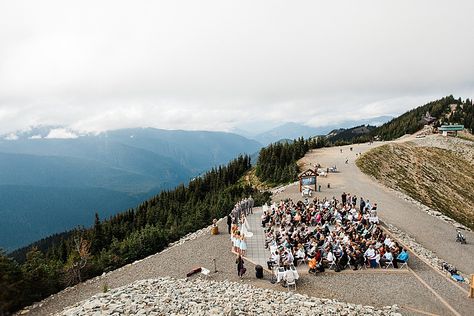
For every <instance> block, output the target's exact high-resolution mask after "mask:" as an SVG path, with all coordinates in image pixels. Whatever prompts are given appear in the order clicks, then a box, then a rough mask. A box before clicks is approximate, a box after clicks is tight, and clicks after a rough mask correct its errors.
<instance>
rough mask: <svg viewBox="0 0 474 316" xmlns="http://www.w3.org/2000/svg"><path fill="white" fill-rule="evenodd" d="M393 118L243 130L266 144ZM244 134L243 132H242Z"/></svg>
mask: <svg viewBox="0 0 474 316" xmlns="http://www.w3.org/2000/svg"><path fill="white" fill-rule="evenodd" d="M391 119H393V117H391V116H379V117H374V118H368V119H362V120H349V121H345V122H342V123H340V124H330V125H326V126H321V127H311V126H308V125H305V124H300V123H295V122H289V123H285V124H282V125H279V126H277V127H274V128H272V129H270V130H268V131H266V132H263V133H259V134H257V135H255V136H253V137H252V136H249V133H248V132H245V134H246V135H247V137H250V138H252V139H255V140H257V141H258V142H260V143H261V144H263V145H268V144H270V143H274V142H277V141H280V140H282V139H297V138H299V137H304V138H309V137H314V136H320V135H326V134H328V133H330V132H331V131H333V130H335V129H340V128H352V127H354V126H361V125H380V124H383V123H385V122H388V121H389V120H391ZM242 134H244V132H242Z"/></svg>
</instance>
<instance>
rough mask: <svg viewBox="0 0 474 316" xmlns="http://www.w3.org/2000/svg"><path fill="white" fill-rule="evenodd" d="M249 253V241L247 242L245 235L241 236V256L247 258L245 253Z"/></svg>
mask: <svg viewBox="0 0 474 316" xmlns="http://www.w3.org/2000/svg"><path fill="white" fill-rule="evenodd" d="M246 251H247V241H245V234H242V235H241V236H240V254H241V255H242V256H245V252H246Z"/></svg>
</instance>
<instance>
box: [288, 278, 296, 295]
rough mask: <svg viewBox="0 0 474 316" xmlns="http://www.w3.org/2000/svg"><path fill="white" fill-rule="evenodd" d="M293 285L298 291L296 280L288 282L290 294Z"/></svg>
mask: <svg viewBox="0 0 474 316" xmlns="http://www.w3.org/2000/svg"><path fill="white" fill-rule="evenodd" d="M292 285H293V286H294V287H295V291H296V280H293V281H292V282H286V288H287V289H288V292H289V291H290V286H292Z"/></svg>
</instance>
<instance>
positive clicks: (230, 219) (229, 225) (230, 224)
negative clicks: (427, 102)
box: [227, 214, 232, 234]
mask: <svg viewBox="0 0 474 316" xmlns="http://www.w3.org/2000/svg"><path fill="white" fill-rule="evenodd" d="M231 228H232V216H231V215H230V214H229V215H227V230H228V231H229V234H230V229H231Z"/></svg>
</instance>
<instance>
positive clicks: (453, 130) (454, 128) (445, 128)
mask: <svg viewBox="0 0 474 316" xmlns="http://www.w3.org/2000/svg"><path fill="white" fill-rule="evenodd" d="M463 130H464V125H459V124H451V125H441V126H440V127H438V131H440V132H441V133H442V134H443V136H448V135H454V136H457V135H458V132H460V131H463Z"/></svg>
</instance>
